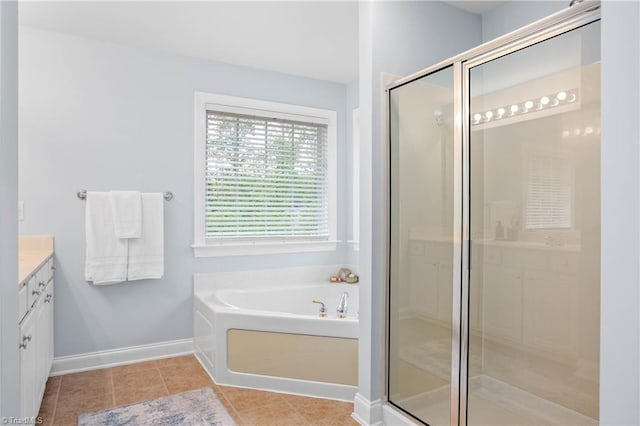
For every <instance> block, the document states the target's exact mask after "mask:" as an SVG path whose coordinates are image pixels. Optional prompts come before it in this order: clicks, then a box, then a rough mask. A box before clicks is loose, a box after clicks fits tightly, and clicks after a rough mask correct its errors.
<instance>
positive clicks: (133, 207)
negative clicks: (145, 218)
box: [109, 191, 142, 238]
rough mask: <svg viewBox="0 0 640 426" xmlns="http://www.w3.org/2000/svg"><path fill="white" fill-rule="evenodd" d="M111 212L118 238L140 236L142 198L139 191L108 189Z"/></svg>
mask: <svg viewBox="0 0 640 426" xmlns="http://www.w3.org/2000/svg"><path fill="white" fill-rule="evenodd" d="M109 200H110V201H111V214H112V215H113V223H114V225H115V232H116V236H117V237H118V238H140V237H141V236H142V200H141V195H140V191H109Z"/></svg>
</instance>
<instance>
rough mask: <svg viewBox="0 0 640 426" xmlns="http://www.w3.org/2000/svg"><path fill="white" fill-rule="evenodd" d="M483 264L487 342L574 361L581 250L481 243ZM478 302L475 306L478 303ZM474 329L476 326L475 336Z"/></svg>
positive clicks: (477, 282)
mask: <svg viewBox="0 0 640 426" xmlns="http://www.w3.org/2000/svg"><path fill="white" fill-rule="evenodd" d="M476 247H478V248H479V249H478V250H477V253H476V255H477V257H478V258H479V259H482V262H481V265H480V266H479V267H480V272H479V273H480V274H481V279H474V280H472V282H471V283H470V285H471V286H472V288H473V286H482V291H481V293H480V294H481V297H478V296H475V299H476V303H481V304H482V317H483V321H484V328H483V332H484V335H485V337H486V338H489V339H493V340H495V341H498V342H501V343H505V344H511V345H514V346H523V347H527V348H531V349H534V350H536V351H538V352H541V353H545V354H550V355H553V356H559V357H563V358H564V359H567V360H570V359H574V358H575V357H576V356H577V352H578V340H577V336H578V335H579V332H578V331H579V324H578V322H579V320H578V318H579V307H578V299H577V298H576V297H575V295H576V294H578V293H579V291H578V290H579V288H578V283H579V275H578V272H579V264H580V251H579V249H578V248H577V247H572V246H569V247H566V246H564V247H548V246H545V245H544V244H539V245H538V246H536V247H534V245H533V244H531V243H529V244H526V243H525V244H521V243H519V242H505V243H495V242H487V243H485V244H484V245H481V244H476ZM473 299H474V298H473V297H472V298H471V300H470V303H473ZM473 330H474V328H473V327H472V331H473Z"/></svg>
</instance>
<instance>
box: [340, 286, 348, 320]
mask: <svg viewBox="0 0 640 426" xmlns="http://www.w3.org/2000/svg"><path fill="white" fill-rule="evenodd" d="M347 299H349V293H347V292H346V291H345V292H344V293H342V297H341V298H340V303H338V309H337V312H338V318H346V317H347Z"/></svg>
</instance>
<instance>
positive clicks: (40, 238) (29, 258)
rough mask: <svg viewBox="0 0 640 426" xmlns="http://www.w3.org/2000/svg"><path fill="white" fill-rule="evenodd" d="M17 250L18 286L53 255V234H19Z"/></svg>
mask: <svg viewBox="0 0 640 426" xmlns="http://www.w3.org/2000/svg"><path fill="white" fill-rule="evenodd" d="M18 246H19V251H18V287H21V286H22V285H23V284H24V283H25V281H27V279H28V278H29V276H30V275H31V274H33V273H34V272H35V271H37V270H38V268H40V267H41V266H42V265H43V264H44V263H45V262H46V261H47V260H49V258H50V257H51V256H53V236H52V235H37V236H21V237H20V238H19V243H18Z"/></svg>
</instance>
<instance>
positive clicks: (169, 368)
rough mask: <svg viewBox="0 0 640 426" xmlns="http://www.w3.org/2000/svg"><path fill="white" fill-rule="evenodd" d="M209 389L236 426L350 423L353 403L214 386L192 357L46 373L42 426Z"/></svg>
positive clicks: (73, 422)
mask: <svg viewBox="0 0 640 426" xmlns="http://www.w3.org/2000/svg"><path fill="white" fill-rule="evenodd" d="M203 387H210V388H212V389H213V390H214V392H215V393H216V395H217V396H218V398H219V399H220V401H221V402H222V403H223V404H224V406H225V407H226V408H227V411H229V414H231V416H232V417H233V419H234V420H235V421H236V423H237V424H238V425H240V426H254V425H255V426H279V425H283V426H284V425H292V426H294V425H295V426H302V425H314V426H315V425H318V426H320V425H322V426H343V425H344V426H351V425H358V423H357V422H356V421H355V420H353V419H352V418H351V412H352V411H353V404H352V403H348V402H341V401H332V400H327V399H317V398H308V397H304V396H297V395H287V394H280V393H273V392H264V391H257V390H252V389H243V388H235V387H230V386H218V385H216V384H215V383H214V382H213V381H212V380H211V378H210V377H209V376H208V375H207V373H206V372H205V371H204V369H203V368H202V367H201V366H200V364H199V363H198V361H197V360H196V358H195V357H194V356H193V355H186V356H180V357H175V358H167V359H161V360H156V361H147V362H141V363H137V364H130V365H124V366H119V367H113V368H104V369H101V370H93V371H87V372H82V373H72V374H67V375H64V376H56V377H50V378H49V380H48V381H47V387H46V389H45V393H44V398H43V400H42V405H41V407H40V414H39V415H40V417H42V419H43V424H45V425H64V426H67V425H76V424H77V416H78V415H79V414H82V413H85V412H90V411H97V410H102V409H105V408H111V407H116V406H119V405H125V404H132V403H136V402H141V401H145V400H148V399H154V398H159V397H161V396H166V395H172V394H175V393H180V392H185V391H188V390H192V389H198V388H203Z"/></svg>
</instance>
